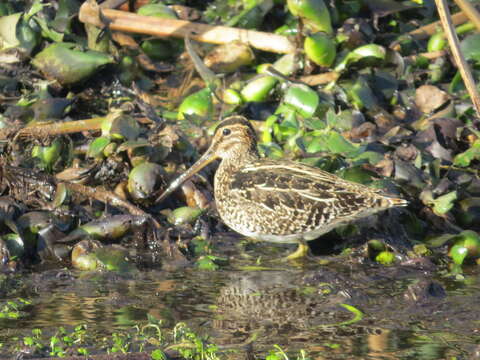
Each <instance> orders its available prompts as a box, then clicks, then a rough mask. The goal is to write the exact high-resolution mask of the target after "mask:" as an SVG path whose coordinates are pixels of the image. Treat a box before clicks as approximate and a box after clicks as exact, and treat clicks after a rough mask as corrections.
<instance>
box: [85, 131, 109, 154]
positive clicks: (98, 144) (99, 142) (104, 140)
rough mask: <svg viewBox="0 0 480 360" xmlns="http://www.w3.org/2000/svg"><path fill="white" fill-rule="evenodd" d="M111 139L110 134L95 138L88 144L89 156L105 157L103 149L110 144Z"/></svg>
mask: <svg viewBox="0 0 480 360" xmlns="http://www.w3.org/2000/svg"><path fill="white" fill-rule="evenodd" d="M110 142H111V140H110V137H108V136H101V137H98V138H96V139H95V140H93V141H92V142H91V143H90V145H89V146H88V150H87V156H88V157H92V158H98V157H103V150H104V149H105V147H106V146H107V145H108V144H110Z"/></svg>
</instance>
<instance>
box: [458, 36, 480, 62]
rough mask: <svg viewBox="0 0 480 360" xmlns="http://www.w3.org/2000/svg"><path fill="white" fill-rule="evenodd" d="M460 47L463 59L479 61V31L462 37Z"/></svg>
mask: <svg viewBox="0 0 480 360" xmlns="http://www.w3.org/2000/svg"><path fill="white" fill-rule="evenodd" d="M460 49H461V50H462V54H463V56H465V59H467V60H473V61H475V62H477V63H478V62H480V33H477V34H472V35H469V36H467V37H466V38H465V39H463V40H462V42H461V43H460Z"/></svg>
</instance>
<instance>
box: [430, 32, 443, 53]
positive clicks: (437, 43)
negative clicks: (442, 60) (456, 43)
mask: <svg viewBox="0 0 480 360" xmlns="http://www.w3.org/2000/svg"><path fill="white" fill-rule="evenodd" d="M446 45H447V38H446V37H445V33H443V32H437V33H435V34H433V35H432V36H430V39H429V40H428V43H427V51H429V52H431V51H440V50H443V49H444V48H445V46H446Z"/></svg>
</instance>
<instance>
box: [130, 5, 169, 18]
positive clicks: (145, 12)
mask: <svg viewBox="0 0 480 360" xmlns="http://www.w3.org/2000/svg"><path fill="white" fill-rule="evenodd" d="M137 14H138V15H142V16H154V17H159V18H162V19H178V17H177V14H176V13H175V11H173V10H172V9H171V8H169V7H168V6H167V5H165V4H161V3H157V4H146V5H143V6H142V7H140V8H139V9H138V10H137Z"/></svg>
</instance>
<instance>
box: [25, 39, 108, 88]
mask: <svg viewBox="0 0 480 360" xmlns="http://www.w3.org/2000/svg"><path fill="white" fill-rule="evenodd" d="M75 47H76V45H75V44H72V43H55V44H52V45H49V46H48V47H46V48H45V49H43V50H42V51H41V52H40V53H38V54H37V55H36V56H35V57H34V58H33V60H32V64H33V65H34V66H35V67H36V68H37V69H38V70H40V71H41V72H42V73H43V74H44V75H45V76H46V77H47V78H48V79H54V80H56V81H58V82H59V83H60V84H62V85H69V84H74V83H77V82H79V81H82V80H85V79H87V78H88V77H90V76H91V75H93V74H94V73H95V72H96V71H97V70H98V69H99V68H100V67H101V66H103V65H106V64H110V63H113V57H112V56H110V55H107V54H104V53H101V52H97V51H85V52H83V51H80V50H76V49H75Z"/></svg>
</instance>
